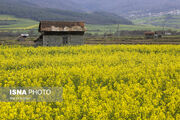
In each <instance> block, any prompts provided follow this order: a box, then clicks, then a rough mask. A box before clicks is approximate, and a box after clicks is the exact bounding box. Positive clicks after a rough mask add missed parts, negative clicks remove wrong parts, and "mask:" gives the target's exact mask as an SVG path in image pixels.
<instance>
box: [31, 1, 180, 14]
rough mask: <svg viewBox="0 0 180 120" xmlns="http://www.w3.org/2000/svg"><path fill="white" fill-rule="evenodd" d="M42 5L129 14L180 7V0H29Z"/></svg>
mask: <svg viewBox="0 0 180 120" xmlns="http://www.w3.org/2000/svg"><path fill="white" fill-rule="evenodd" d="M29 1H30V2H31V3H33V4H36V5H39V6H41V7H48V8H57V9H64V10H82V11H91V12H92V11H106V12H111V13H116V14H120V15H121V14H123V15H127V13H131V12H132V11H136V12H139V13H144V12H160V11H167V10H173V9H180V0H159V1H158V0H112V1H111V0H83V1H82V0H66V1H64V0H29Z"/></svg>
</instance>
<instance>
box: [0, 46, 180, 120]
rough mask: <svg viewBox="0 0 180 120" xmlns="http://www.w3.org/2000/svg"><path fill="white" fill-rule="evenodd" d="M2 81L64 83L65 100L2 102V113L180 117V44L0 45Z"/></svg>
mask: <svg viewBox="0 0 180 120" xmlns="http://www.w3.org/2000/svg"><path fill="white" fill-rule="evenodd" d="M0 58H1V59H0V63H1V64H0V87H9V86H10V87H12V86H14V87H17V86H25V87H28V86H31V87H32V86H43V87H53V86H58V87H63V101H62V102H56V103H46V102H37V103H36V102H27V103H26V102H25V103H23V102H17V103H10V102H7V103H5V102H0V106H1V109H0V119H61V120H68V119H75V120H79V119H83V120H86V119H87V120H89V119H92V120H93V119H103V120H106V119H132V120H135V119H142V120H144V119H154V120H161V119H177V120H178V119H180V111H179V110H180V109H179V106H180V96H179V95H180V88H179V83H180V61H179V60H180V46H179V45H109V46H103V45H95V46H89V45H84V46H64V47H37V48H34V47H22V46H0Z"/></svg>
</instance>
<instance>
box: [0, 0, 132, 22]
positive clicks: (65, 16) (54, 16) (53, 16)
mask: <svg viewBox="0 0 180 120" xmlns="http://www.w3.org/2000/svg"><path fill="white" fill-rule="evenodd" d="M0 14H9V15H14V16H16V17H20V18H29V19H33V20H36V21H40V20H61V21H85V22H86V23H90V24H132V22H131V21H129V20H127V19H125V18H123V17H120V16H117V15H115V14H109V13H105V12H93V13H80V12H72V11H65V10H58V9H52V8H41V7H38V5H35V4H34V3H29V2H27V1H25V2H22V0H6V1H0Z"/></svg>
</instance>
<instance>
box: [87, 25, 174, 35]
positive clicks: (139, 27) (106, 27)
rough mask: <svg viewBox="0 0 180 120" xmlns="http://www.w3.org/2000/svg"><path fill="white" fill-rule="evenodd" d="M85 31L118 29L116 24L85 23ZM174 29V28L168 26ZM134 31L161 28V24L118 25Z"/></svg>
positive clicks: (109, 31)
mask: <svg viewBox="0 0 180 120" xmlns="http://www.w3.org/2000/svg"><path fill="white" fill-rule="evenodd" d="M86 27H87V31H88V32H90V33H99V34H101V33H114V32H116V31H117V30H118V25H86ZM166 29H172V30H176V29H174V28H168V27H166ZM124 30H127V31H135V30H148V31H156V30H163V27H161V26H153V25H136V24H135V25H119V31H124Z"/></svg>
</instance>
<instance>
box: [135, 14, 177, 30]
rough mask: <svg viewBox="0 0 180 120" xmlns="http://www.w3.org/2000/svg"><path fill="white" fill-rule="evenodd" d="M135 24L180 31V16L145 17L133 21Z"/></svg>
mask: <svg viewBox="0 0 180 120" xmlns="http://www.w3.org/2000/svg"><path fill="white" fill-rule="evenodd" d="M133 22H134V23H135V24H151V25H154V26H162V27H163V26H165V27H171V28H176V29H180V15H179V16H177V15H176V16H175V15H165V16H158V17H143V18H139V19H135V20H133Z"/></svg>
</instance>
